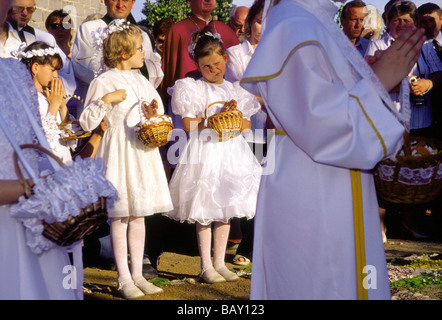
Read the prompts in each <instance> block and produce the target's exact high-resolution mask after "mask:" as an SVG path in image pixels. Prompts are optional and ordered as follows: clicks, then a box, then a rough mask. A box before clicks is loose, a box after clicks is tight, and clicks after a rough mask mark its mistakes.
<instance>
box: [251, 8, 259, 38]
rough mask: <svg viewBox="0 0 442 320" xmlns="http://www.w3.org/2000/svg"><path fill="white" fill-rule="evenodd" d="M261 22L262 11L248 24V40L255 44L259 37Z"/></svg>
mask: <svg viewBox="0 0 442 320" xmlns="http://www.w3.org/2000/svg"><path fill="white" fill-rule="evenodd" d="M261 23H262V11H261V12H260V13H259V14H257V15H256V16H255V18H254V19H253V20H252V22H251V24H250V32H251V33H252V34H251V36H250V42H251V43H252V44H257V43H258V42H259V40H260V39H261Z"/></svg>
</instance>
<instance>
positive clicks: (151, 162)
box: [79, 69, 172, 217]
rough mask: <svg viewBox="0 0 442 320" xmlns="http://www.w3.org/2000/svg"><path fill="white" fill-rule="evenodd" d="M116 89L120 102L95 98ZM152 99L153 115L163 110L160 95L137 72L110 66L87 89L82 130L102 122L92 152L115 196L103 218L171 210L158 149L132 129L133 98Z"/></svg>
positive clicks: (134, 116) (135, 120)
mask: <svg viewBox="0 0 442 320" xmlns="http://www.w3.org/2000/svg"><path fill="white" fill-rule="evenodd" d="M117 89H125V90H126V94H127V97H126V99H125V100H124V101H123V102H121V103H115V104H112V105H106V104H104V103H103V101H102V100H101V98H102V97H103V96H104V95H105V94H107V93H109V92H113V91H115V90H117ZM154 98H155V99H156V100H157V101H158V114H163V113H164V108H163V104H162V102H161V98H160V96H159V95H158V93H157V92H156V90H155V89H154V88H153V86H152V85H151V84H150V82H149V81H147V79H146V78H144V77H143V76H142V75H141V73H139V72H138V71H121V70H118V69H111V70H109V71H107V72H105V73H103V74H102V75H100V76H99V77H97V78H96V79H94V80H93V81H92V82H91V84H90V86H89V90H88V94H87V97H86V101H85V106H86V107H85V109H84V110H83V112H82V114H81V115H80V118H79V121H80V125H81V126H82V127H83V129H84V130H87V131H91V130H93V129H95V128H96V127H97V126H98V125H99V124H100V122H101V120H102V119H104V120H105V121H106V124H107V127H108V128H107V130H106V131H105V133H104V136H103V139H102V140H101V143H100V146H99V148H98V150H97V157H100V158H103V159H104V163H105V165H106V166H107V171H106V178H107V179H108V180H109V181H110V182H112V184H113V185H114V186H115V188H116V189H117V190H118V197H119V200H118V201H117V203H115V207H114V208H113V209H112V210H109V211H108V215H109V217H127V216H148V215H152V214H155V213H159V212H165V211H169V210H171V209H172V201H171V198H170V194H169V188H168V185H167V178H166V174H165V172H164V167H163V162H162V159H161V156H160V153H159V150H158V148H154V149H152V148H149V147H147V146H145V145H143V143H142V142H141V141H139V140H138V138H137V137H136V134H135V128H136V126H137V124H138V123H139V122H140V114H139V111H138V105H139V101H140V100H142V99H145V100H147V101H151V100H152V99H154Z"/></svg>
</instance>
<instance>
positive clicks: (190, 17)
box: [189, 15, 213, 31]
mask: <svg viewBox="0 0 442 320" xmlns="http://www.w3.org/2000/svg"><path fill="white" fill-rule="evenodd" d="M189 19H190V21H192V22H193V24H194V25H195V26H196V27H197V28H198V31H201V28H200V27H199V25H198V24H197V23H196V22H195V20H193V18H192V16H191V15H189ZM203 21H204V22H205V23H206V25H209V24H211V23H212V21H213V17H212V18H211V19H210V21H209V22H207V21H206V20H203Z"/></svg>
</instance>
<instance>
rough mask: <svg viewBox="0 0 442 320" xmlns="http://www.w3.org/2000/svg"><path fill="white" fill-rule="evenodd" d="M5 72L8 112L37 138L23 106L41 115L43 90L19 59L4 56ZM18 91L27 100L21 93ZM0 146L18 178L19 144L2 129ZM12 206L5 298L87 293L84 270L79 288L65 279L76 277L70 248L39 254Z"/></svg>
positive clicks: (0, 224) (1, 251)
mask: <svg viewBox="0 0 442 320" xmlns="http://www.w3.org/2000/svg"><path fill="white" fill-rule="evenodd" d="M0 73H1V76H0V112H1V114H2V117H3V118H4V120H5V121H6V123H7V125H8V127H9V129H10V130H11V132H12V135H13V136H14V138H15V139H16V141H17V142H18V143H19V144H24V143H34V142H36V137H35V135H34V133H33V130H32V127H31V126H30V124H29V121H28V120H27V118H26V116H25V115H24V112H23V110H24V108H29V109H30V110H31V112H32V113H33V114H34V115H35V119H40V115H39V110H38V102H37V91H36V90H35V87H34V83H33V82H32V79H31V77H30V75H29V72H28V71H27V70H26V69H25V68H24V65H23V64H21V63H20V62H18V61H16V60H13V59H0ZM17 92H18V93H19V94H20V95H21V97H22V98H23V99H24V101H25V102H26V103H25V104H23V103H21V101H22V100H21V99H18V98H17ZM38 121H39V120H38ZM0 149H1V150H2V152H1V153H0V163H1V166H0V180H17V175H16V173H15V169H14V165H13V160H12V154H13V149H12V146H11V144H10V142H9V140H8V139H7V138H6V136H5V134H4V132H3V130H1V129H0ZM25 155H26V158H27V159H29V162H30V164H31V165H32V167H33V169H34V170H35V171H38V170H37V169H38V164H37V161H38V158H37V155H36V153H35V152H33V151H28V150H25ZM32 159H33V161H32ZM10 211H11V206H10V205H2V206H0V261H1V269H0V270H1V271H0V299H2V300H3V299H29V300H36V299H63V300H64V299H81V298H82V297H83V293H82V286H81V282H80V281H81V280H82V273H83V270H77V272H78V277H77V280H78V281H77V284H76V290H75V289H73V288H72V287H69V286H68V287H66V286H65V287H64V286H63V284H66V281H68V280H69V279H72V278H69V275H68V273H71V271H72V269H69V270H68V269H66V268H69V267H72V266H71V262H70V260H69V257H68V254H67V251H66V250H65V249H64V248H61V247H58V246H54V248H52V249H50V250H48V251H45V252H43V253H41V254H39V255H38V254H35V253H33V252H31V250H30V249H29V247H28V245H27V243H26V235H25V228H24V226H23V224H22V223H20V222H19V221H18V220H16V219H15V218H13V217H12V216H11V214H10ZM66 270H68V271H66Z"/></svg>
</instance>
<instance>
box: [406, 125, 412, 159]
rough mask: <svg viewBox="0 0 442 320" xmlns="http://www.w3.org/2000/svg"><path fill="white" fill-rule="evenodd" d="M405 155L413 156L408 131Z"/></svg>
mask: <svg viewBox="0 0 442 320" xmlns="http://www.w3.org/2000/svg"><path fill="white" fill-rule="evenodd" d="M404 154H405V156H407V157H408V156H411V146H410V134H409V133H408V132H407V130H405V131H404Z"/></svg>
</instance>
